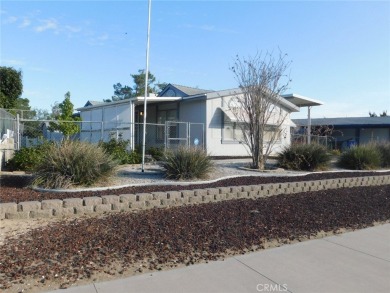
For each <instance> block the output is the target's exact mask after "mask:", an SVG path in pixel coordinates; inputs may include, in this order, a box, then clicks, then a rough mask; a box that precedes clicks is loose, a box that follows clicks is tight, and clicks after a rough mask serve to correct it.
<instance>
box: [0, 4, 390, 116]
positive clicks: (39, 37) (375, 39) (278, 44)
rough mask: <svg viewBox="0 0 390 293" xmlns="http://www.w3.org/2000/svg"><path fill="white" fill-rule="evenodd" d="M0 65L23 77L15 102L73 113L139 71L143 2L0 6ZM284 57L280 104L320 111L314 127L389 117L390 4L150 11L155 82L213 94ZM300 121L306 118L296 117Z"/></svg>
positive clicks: (179, 6) (218, 6) (142, 62)
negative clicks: (66, 105) (312, 103)
mask: <svg viewBox="0 0 390 293" xmlns="http://www.w3.org/2000/svg"><path fill="white" fill-rule="evenodd" d="M0 13H1V14H0V17H1V31H0V34H1V52H0V63H1V65H2V66H11V67H14V68H16V69H21V70H22V72H23V84H24V93H23V97H24V98H28V99H29V100H30V104H31V105H32V107H33V108H41V109H42V108H43V109H48V110H49V109H51V105H53V104H54V103H55V102H56V101H58V102H61V101H62V100H63V98H64V94H65V93H66V92H67V91H70V92H71V100H72V102H73V104H74V105H75V107H81V106H83V105H84V104H85V103H86V101H87V100H98V101H99V100H100V101H101V100H103V99H106V98H110V97H111V96H112V95H113V87H112V86H113V84H115V83H117V82H120V83H122V84H123V85H131V83H132V79H131V77H130V74H134V73H137V71H138V69H143V68H145V55H146V29H147V0H142V1H87V0H84V1H18V0H13V1H1V12H0ZM278 48H280V50H281V51H282V52H284V53H287V54H288V59H289V60H291V61H292V64H291V66H290V77H291V79H292V83H291V84H290V89H289V90H288V91H287V92H286V93H292V92H293V93H297V94H300V95H303V96H307V97H310V98H313V99H317V100H320V101H323V102H324V103H325V105H323V106H320V107H316V108H314V109H313V110H312V116H313V117H318V118H322V117H346V116H348V117H356V116H368V112H369V111H371V112H376V113H381V112H382V111H384V110H387V111H388V114H390V2H389V1H378V2H374V1H345V2H344V1H184V0H182V1H162V0H152V18H151V38H150V71H151V72H152V73H153V74H154V75H155V76H156V77H157V79H158V81H160V82H168V83H176V84H181V85H186V86H192V87H199V88H204V89H213V90H221V89H228V88H234V87H236V86H237V84H236V81H235V80H234V76H233V73H232V72H231V71H230V70H229V66H230V65H231V64H232V63H233V61H234V57H235V56H236V55H237V54H238V55H239V56H241V57H247V56H249V55H254V54H256V52H260V51H263V52H265V51H272V50H273V51H276V52H277V51H278ZM303 117H306V111H305V110H302V111H301V113H299V114H294V115H293V118H303Z"/></svg>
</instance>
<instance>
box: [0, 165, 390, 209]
mask: <svg viewBox="0 0 390 293" xmlns="http://www.w3.org/2000/svg"><path fill="white" fill-rule="evenodd" d="M385 174H387V175H388V174H390V172H380V173H379V172H329V173H313V174H309V175H305V176H285V177H279V176H273V177H263V176H246V177H237V178H230V179H225V180H220V181H217V182H214V183H207V184H191V185H188V186H182V185H161V186H160V185H158V186H156V185H154V186H153V185H149V186H133V187H125V188H120V189H108V190H105V191H81V192H80V191H78V192H76V191H75V192H63V193H57V192H38V191H34V190H32V189H30V188H29V187H28V185H29V184H30V181H31V178H32V177H31V176H15V175H2V176H0V203H5V202H16V203H19V202H23V201H34V200H38V201H41V200H46V199H64V198H83V197H88V196H101V195H109V194H113V195H120V194H136V193H144V192H147V193H149V192H157V191H177V190H184V189H185V190H193V189H198V188H217V187H224V186H239V185H256V184H267V183H279V182H296V181H308V180H322V179H333V178H348V177H361V176H379V175H385Z"/></svg>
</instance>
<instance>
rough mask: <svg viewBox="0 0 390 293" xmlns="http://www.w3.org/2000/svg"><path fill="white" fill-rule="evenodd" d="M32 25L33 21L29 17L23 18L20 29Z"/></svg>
mask: <svg viewBox="0 0 390 293" xmlns="http://www.w3.org/2000/svg"><path fill="white" fill-rule="evenodd" d="M30 25H31V20H30V19H29V18H27V17H25V18H23V21H22V23H21V24H20V25H19V27H20V28H24V27H28V26H30Z"/></svg>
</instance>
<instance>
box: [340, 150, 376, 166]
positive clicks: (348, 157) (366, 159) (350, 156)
mask: <svg viewBox="0 0 390 293" xmlns="http://www.w3.org/2000/svg"><path fill="white" fill-rule="evenodd" d="M338 165H339V166H340V167H342V168H345V169H350V170H372V169H377V168H379V167H380V166H381V153H380V151H379V150H378V148H377V147H376V146H375V145H374V144H366V145H359V146H354V147H352V148H350V149H348V150H347V151H344V152H343V153H342V154H341V156H340V159H339V161H338Z"/></svg>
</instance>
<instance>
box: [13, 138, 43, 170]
mask: <svg viewBox="0 0 390 293" xmlns="http://www.w3.org/2000/svg"><path fill="white" fill-rule="evenodd" d="M48 146H49V143H48V142H46V143H43V144H41V145H37V146H32V147H24V148H21V149H20V150H18V151H16V152H15V154H14V156H13V157H12V159H10V160H9V161H8V162H7V165H6V167H7V169H8V170H10V171H34V169H35V167H36V166H37V165H38V164H39V163H40V161H41V160H42V157H43V154H44V153H45V151H46V149H47V147H48Z"/></svg>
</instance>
